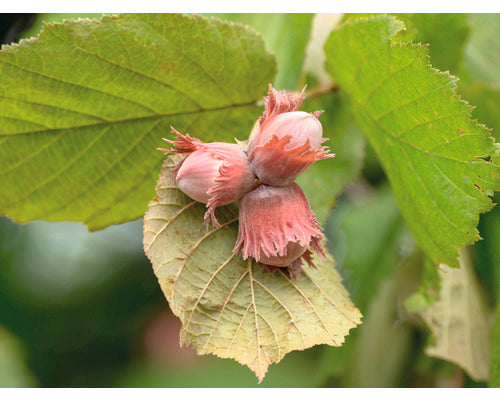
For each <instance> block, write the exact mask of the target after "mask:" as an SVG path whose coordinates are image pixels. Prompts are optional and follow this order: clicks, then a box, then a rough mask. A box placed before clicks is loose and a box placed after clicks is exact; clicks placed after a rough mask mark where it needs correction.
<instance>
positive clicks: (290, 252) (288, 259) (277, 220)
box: [234, 183, 325, 275]
mask: <svg viewBox="0 0 500 400" xmlns="http://www.w3.org/2000/svg"><path fill="white" fill-rule="evenodd" d="M322 240H324V235H323V232H322V229H321V226H320V225H319V223H318V222H317V220H316V217H315V215H314V213H313V211H312V210H311V208H310V206H309V202H308V201H307V198H306V196H305V195H304V192H303V191H302V189H301V188H300V186H299V185H297V184H296V183H292V184H290V185H287V186H281V187H273V186H267V185H260V186H259V187H257V188H256V189H254V190H252V191H251V192H249V193H247V194H246V195H245V196H244V197H243V198H242V199H241V200H240V213H239V230H238V238H237V240H236V245H235V247H234V251H241V255H242V257H243V259H247V258H249V257H252V258H254V259H255V260H256V261H257V262H258V263H259V264H260V265H261V266H263V267H266V268H268V269H269V270H271V271H272V270H274V269H276V268H277V267H278V268H279V267H287V268H288V269H289V271H291V272H295V274H296V275H298V273H300V270H301V266H302V263H303V260H305V261H307V262H308V263H309V264H312V260H311V252H310V250H309V249H310V248H311V249H313V250H314V251H316V252H317V253H318V254H319V255H320V256H321V257H324V255H325V253H324V249H323V246H322V244H321V241H322Z"/></svg>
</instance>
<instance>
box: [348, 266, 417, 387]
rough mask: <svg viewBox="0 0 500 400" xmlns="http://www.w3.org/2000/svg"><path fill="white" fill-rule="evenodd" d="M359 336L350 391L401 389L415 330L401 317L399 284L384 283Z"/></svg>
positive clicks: (392, 280) (389, 279)
mask: <svg viewBox="0 0 500 400" xmlns="http://www.w3.org/2000/svg"><path fill="white" fill-rule="evenodd" d="M378 283H379V285H378V286H379V287H378V288H377V289H378V290H377V293H376V295H375V296H374V298H373V301H372V302H371V303H370V305H369V309H368V311H367V313H366V316H365V318H364V321H363V325H362V326H361V327H360V329H359V331H358V335H357V338H356V339H357V346H356V349H355V351H354V354H353V360H352V362H351V364H350V366H349V369H348V370H347V373H348V386H349V387H398V386H400V385H401V384H400V382H401V381H402V380H403V379H404V378H406V377H405V373H406V371H405V368H404V367H405V364H407V362H408V355H409V353H410V352H411V351H412V348H411V345H412V340H413V338H412V333H413V332H412V329H411V327H410V326H409V324H405V323H401V316H400V315H398V299H399V297H400V293H399V285H398V284H399V282H398V279H397V277H396V276H395V275H393V276H390V277H387V278H385V279H383V280H382V281H381V282H378Z"/></svg>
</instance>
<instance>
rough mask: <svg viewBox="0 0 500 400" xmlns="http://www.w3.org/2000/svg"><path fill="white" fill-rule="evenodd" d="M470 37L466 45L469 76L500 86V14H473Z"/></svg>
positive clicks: (466, 65) (471, 16) (470, 22)
mask: <svg viewBox="0 0 500 400" xmlns="http://www.w3.org/2000/svg"><path fill="white" fill-rule="evenodd" d="M469 24H470V27H471V35H470V39H469V41H468V42H467V45H466V47H465V60H464V69H465V70H466V72H467V73H468V78H469V79H471V80H473V81H478V82H481V83H484V84H486V85H491V86H493V87H495V88H497V89H498V88H500V72H499V69H498V66H499V65H500V14H471V15H470V16H469Z"/></svg>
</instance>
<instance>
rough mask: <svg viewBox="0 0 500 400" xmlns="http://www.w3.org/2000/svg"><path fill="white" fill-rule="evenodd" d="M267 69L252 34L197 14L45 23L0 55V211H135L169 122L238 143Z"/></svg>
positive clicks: (86, 214) (271, 64)
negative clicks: (34, 34) (37, 30)
mask: <svg viewBox="0 0 500 400" xmlns="http://www.w3.org/2000/svg"><path fill="white" fill-rule="evenodd" d="M275 70H276V65H275V61H274V58H273V57H272V55H270V54H269V53H267V52H266V50H265V48H264V44H263V41H262V38H261V36H260V35H258V34H256V33H255V32H254V31H252V30H250V29H249V28H247V27H244V26H242V25H239V24H234V23H223V22H221V21H218V20H212V21H208V20H207V19H205V18H204V17H200V16H194V17H187V16H181V15H166V14H153V15H146V14H138V15H130V14H128V15H119V16H112V17H108V16H106V17H103V19H102V20H101V21H96V20H92V21H91V20H88V19H80V20H78V21H65V22H64V23H62V24H53V25H45V27H44V29H43V31H42V32H41V34H40V36H39V37H38V38H34V39H30V40H24V41H21V42H20V43H19V44H18V45H17V44H16V45H12V46H7V47H4V48H2V50H1V52H0V108H1V112H0V186H1V187H2V196H1V197H0V214H7V215H9V216H11V217H13V218H14V219H15V220H16V221H19V222H26V221H30V220H34V219H47V220H51V221H58V220H72V221H83V222H85V223H86V224H87V225H88V226H89V228H90V229H99V228H103V227H105V226H107V225H110V224H114V223H119V222H124V221H127V220H132V219H135V218H138V217H140V216H141V215H142V214H143V213H144V211H145V210H146V206H147V203H148V201H149V200H150V199H151V198H152V197H153V194H154V184H155V180H156V177H157V173H158V171H159V169H160V167H161V162H162V161H161V154H160V152H158V151H156V150H155V149H156V148H157V147H158V146H159V145H161V143H162V141H161V138H162V137H165V136H169V134H170V130H169V126H170V125H173V126H175V127H176V128H177V129H178V130H180V131H181V132H186V131H190V132H195V134H196V136H197V137H200V138H201V139H204V140H221V141H222V140H231V139H232V138H234V137H239V138H240V139H246V137H247V136H248V132H249V131H250V129H251V127H252V124H253V122H254V121H255V119H256V118H257V117H258V114H259V111H260V110H259V109H258V108H257V107H256V106H255V101H256V100H258V99H261V98H262V96H263V95H264V94H265V93H266V89H267V85H268V84H269V82H271V81H272V80H273V77H274V74H275Z"/></svg>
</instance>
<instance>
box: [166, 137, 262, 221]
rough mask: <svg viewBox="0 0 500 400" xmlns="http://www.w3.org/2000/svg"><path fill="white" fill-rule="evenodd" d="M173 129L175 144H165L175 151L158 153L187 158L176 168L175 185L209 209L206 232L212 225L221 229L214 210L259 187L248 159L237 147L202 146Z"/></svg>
mask: <svg viewBox="0 0 500 400" xmlns="http://www.w3.org/2000/svg"><path fill="white" fill-rule="evenodd" d="M171 129H172V131H173V132H174V133H175V134H176V140H168V139H164V140H165V141H166V142H168V143H170V144H172V145H173V148H172V149H169V150H167V149H159V150H162V151H164V152H165V153H167V154H168V153H179V154H187V155H186V157H184V158H183V159H182V160H181V161H180V162H179V163H178V164H177V165H176V166H175V167H174V168H173V172H174V179H175V183H176V184H177V186H178V188H179V189H180V190H181V191H183V192H184V193H185V194H187V195H188V196H189V197H191V198H192V199H194V200H196V201H198V202H200V203H205V204H206V205H207V208H208V210H207V212H206V213H205V217H204V221H205V225H206V227H207V229H208V225H209V222H210V221H211V222H212V224H213V225H214V226H215V227H220V226H221V225H220V224H219V222H218V221H217V219H216V218H215V209H216V208H217V207H220V206H223V205H226V204H229V203H232V202H234V201H237V200H239V199H241V198H242V197H243V196H244V195H245V194H247V193H248V192H249V191H251V190H252V189H253V188H254V187H255V186H256V176H255V174H254V173H253V171H252V169H251V167H250V163H249V160H248V157H247V155H246V153H245V151H244V150H243V149H242V147H241V146H239V145H237V144H232V143H222V142H214V143H203V142H202V141H201V140H199V139H196V138H192V137H190V136H189V135H183V134H181V133H179V132H177V131H176V130H175V129H174V128H171Z"/></svg>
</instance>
